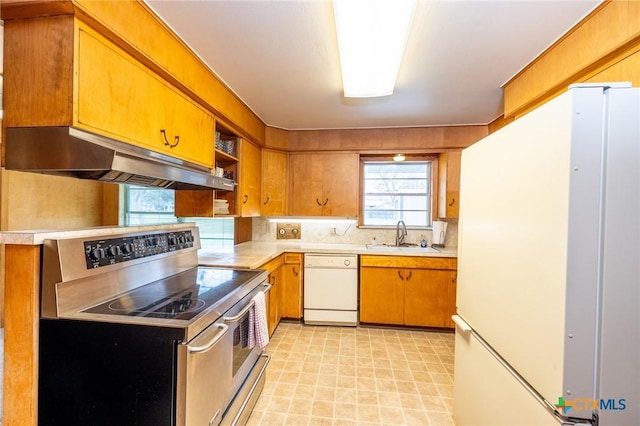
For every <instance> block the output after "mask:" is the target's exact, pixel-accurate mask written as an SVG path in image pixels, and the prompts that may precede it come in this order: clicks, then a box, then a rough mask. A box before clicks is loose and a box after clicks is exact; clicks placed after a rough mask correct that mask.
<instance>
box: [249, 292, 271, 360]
mask: <svg viewBox="0 0 640 426" xmlns="http://www.w3.org/2000/svg"><path fill="white" fill-rule="evenodd" d="M268 344H269V329H268V327H267V304H266V302H265V299H264V293H263V292H260V293H258V294H256V295H255V296H254V297H253V306H252V307H251V309H250V310H249V349H253V347H254V346H255V345H258V346H259V347H260V349H264V348H266V347H267V345H268Z"/></svg>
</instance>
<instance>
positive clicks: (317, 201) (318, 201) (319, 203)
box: [316, 198, 322, 206]
mask: <svg viewBox="0 0 640 426" xmlns="http://www.w3.org/2000/svg"><path fill="white" fill-rule="evenodd" d="M316 203H318V205H319V206H321V205H322V203H321V202H320V200H318V199H317V198H316Z"/></svg>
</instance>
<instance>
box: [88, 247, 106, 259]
mask: <svg viewBox="0 0 640 426" xmlns="http://www.w3.org/2000/svg"><path fill="white" fill-rule="evenodd" d="M89 257H91V259H93V260H100V259H104V250H103V249H101V248H96V249H93V250H91V252H90V253H89Z"/></svg>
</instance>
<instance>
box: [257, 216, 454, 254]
mask: <svg viewBox="0 0 640 426" xmlns="http://www.w3.org/2000/svg"><path fill="white" fill-rule="evenodd" d="M446 221H447V222H448V223H449V225H448V227H447V235H446V237H445V247H446V248H451V249H455V248H456V247H457V246H458V221H457V219H446ZM291 222H292V223H296V222H295V219H292V220H291ZM301 225H302V227H301V234H302V236H301V238H300V239H299V240H296V241H301V242H307V243H325V244H326V243H335V244H363V245H364V244H371V242H372V240H373V239H374V238H375V239H376V241H377V243H378V244H384V243H386V244H390V245H393V244H395V241H396V230H395V229H372V228H358V227H357V226H356V225H355V224H346V223H339V222H336V223H332V222H323V223H304V222H303V223H302V224H301ZM252 227H253V241H276V234H277V223H271V222H269V220H268V218H265V217H254V218H253V223H252ZM331 228H335V230H336V233H335V234H332V230H331ZM423 236H424V238H425V239H426V240H427V244H428V245H429V246H431V242H432V234H431V229H409V230H408V233H407V236H406V237H405V239H404V240H405V242H407V243H414V244H420V241H421V240H422V238H423Z"/></svg>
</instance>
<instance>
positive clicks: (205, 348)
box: [187, 324, 229, 353]
mask: <svg viewBox="0 0 640 426" xmlns="http://www.w3.org/2000/svg"><path fill="white" fill-rule="evenodd" d="M215 326H216V327H218V328H219V329H220V331H218V332H217V333H216V335H215V336H213V338H212V339H211V340H209V342H207V344H206V345H201V346H191V345H187V350H188V351H189V353H201V352H207V351H208V350H209V349H211V348H213V347H214V346H215V345H216V343H218V342H219V341H220V340H221V339H222V338H223V337H224V335H225V334H227V331H229V326H228V325H227V324H216V325H215Z"/></svg>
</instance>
